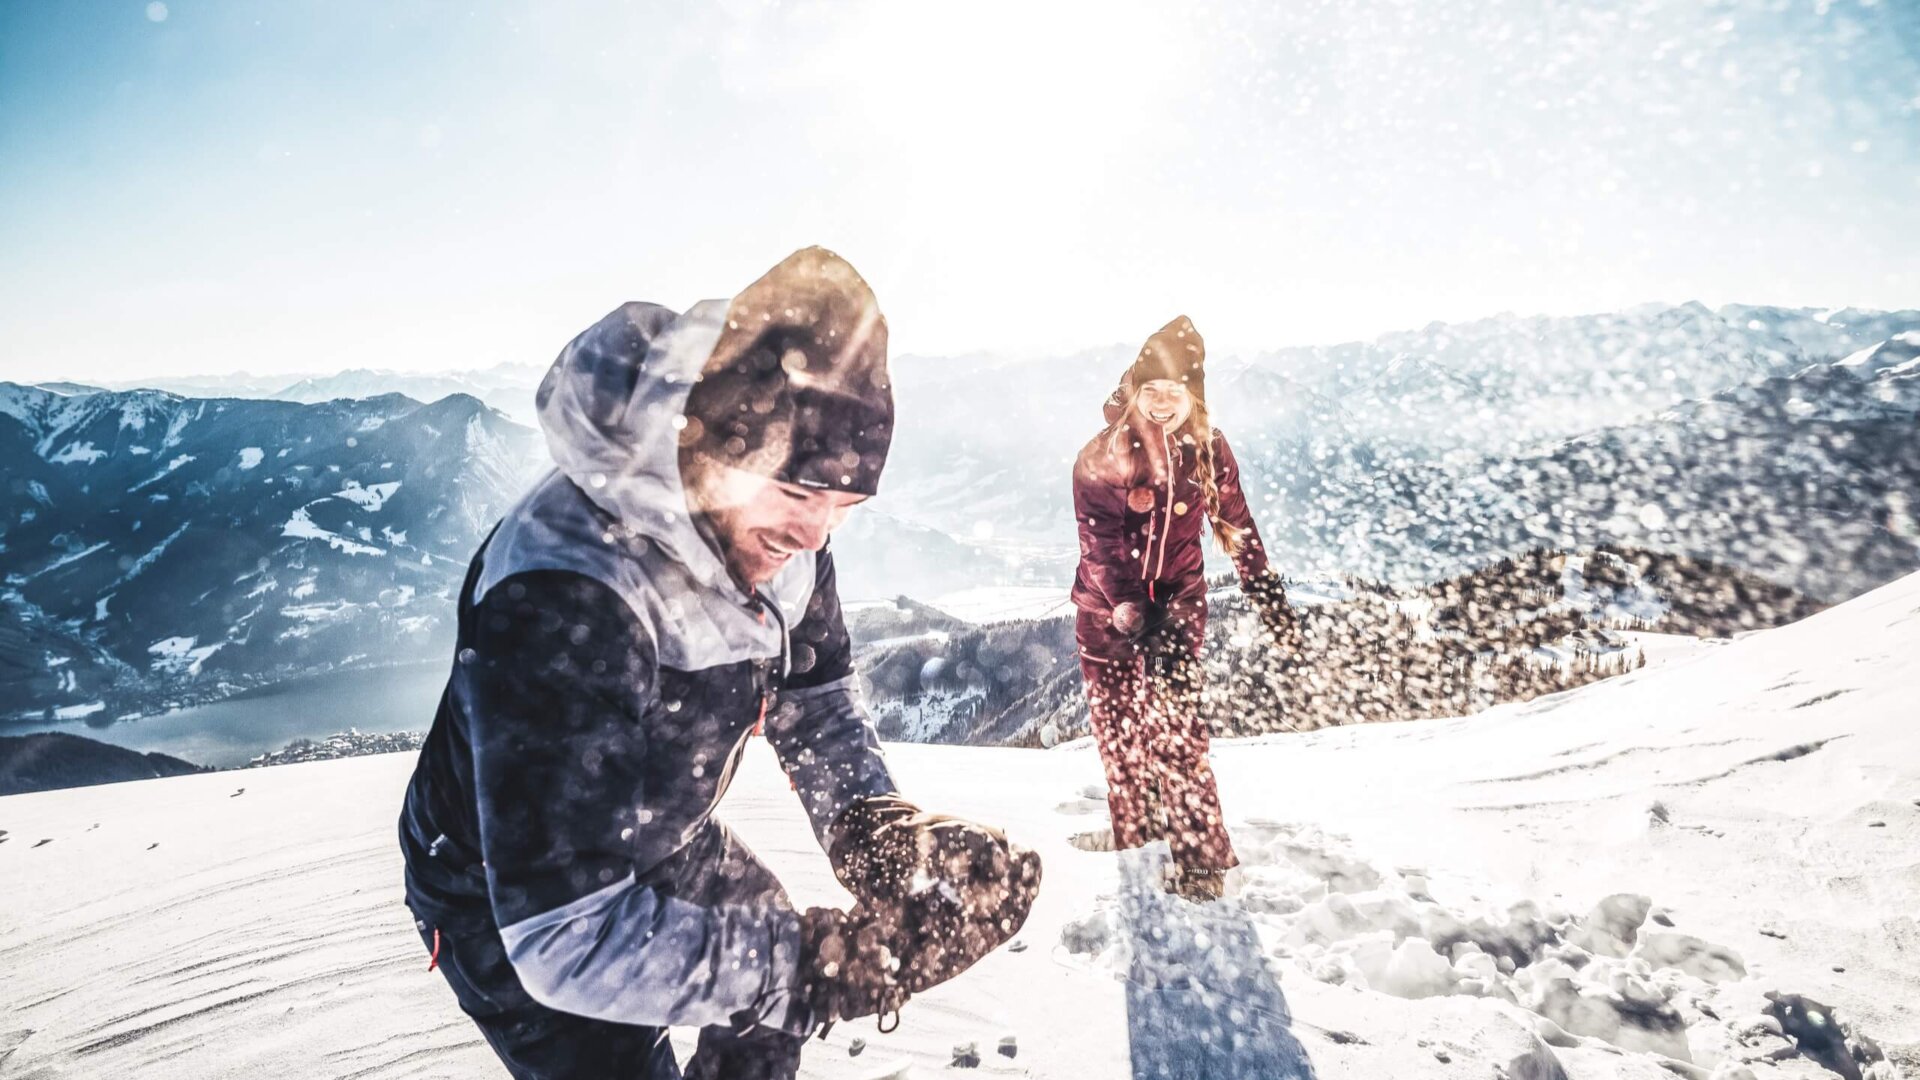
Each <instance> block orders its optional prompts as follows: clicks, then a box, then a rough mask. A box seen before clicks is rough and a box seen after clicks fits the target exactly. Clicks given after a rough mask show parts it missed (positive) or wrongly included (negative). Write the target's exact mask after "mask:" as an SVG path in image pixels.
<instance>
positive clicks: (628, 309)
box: [534, 300, 728, 585]
mask: <svg viewBox="0 0 1920 1080" xmlns="http://www.w3.org/2000/svg"><path fill="white" fill-rule="evenodd" d="M727 305H728V302H727V301H725V300H703V301H701V302H700V303H697V304H695V305H694V306H693V307H692V308H691V309H689V310H688V311H687V313H686V314H684V315H676V314H675V313H674V312H673V311H672V310H670V309H668V308H665V307H661V306H660V305H658V304H644V303H627V304H622V305H621V306H620V307H618V308H616V309H615V310H614V311H612V312H611V313H609V314H608V315H607V316H606V317H605V318H603V319H601V320H600V321H599V322H597V323H595V324H593V325H592V326H590V327H588V328H587V329H586V330H585V331H584V332H582V333H581V334H580V335H579V336H578V337H576V338H574V339H573V340H572V341H571V342H569V343H568V344H567V347H566V348H565V349H563V350H561V353H560V357H559V359H557V360H555V361H554V363H553V367H552V368H551V369H549V370H548V371H547V374H546V377H545V378H544V379H542V380H541V382H540V390H539V393H538V394H537V396H536V397H535V399H534V402H535V405H536V407H537V409H538V412H539V417H540V428H541V430H542V431H543V432H544V433H545V435H546V438H547V451H548V453H549V454H551V455H552V457H553V462H554V464H555V465H556V466H557V467H558V468H559V470H560V472H561V473H563V474H564V475H565V476H566V477H567V479H569V480H571V481H573V483H574V485H575V486H576V487H578V488H579V489H580V490H581V491H582V492H583V493H585V495H586V497H587V498H588V499H589V500H590V501H591V502H592V503H593V504H594V505H595V506H597V507H598V508H599V509H600V510H602V511H603V512H605V513H606V514H607V515H608V516H610V517H612V518H614V519H615V520H617V521H619V522H620V523H621V524H622V525H624V526H625V527H626V528H628V529H630V530H632V531H633V532H635V533H638V534H639V535H641V536H644V537H645V538H646V539H647V540H648V541H650V542H652V543H654V544H657V545H659V546H660V547H661V548H662V549H664V553H665V554H666V555H667V556H669V557H670V558H672V559H673V560H674V561H675V562H677V563H679V564H681V565H682V566H684V567H686V568H687V570H688V571H689V572H690V573H692V574H693V576H694V577H695V578H697V579H698V580H700V581H702V582H704V583H706V584H710V585H718V584H721V583H723V582H725V581H726V580H727V579H728V577H727V569H726V565H725V563H724V562H723V561H722V560H721V558H720V553H719V552H718V551H717V550H716V549H715V547H714V545H713V544H712V542H710V541H709V540H708V539H707V538H706V536H705V535H703V534H702V533H701V531H700V530H699V529H698V528H697V527H696V526H695V525H694V522H693V520H692V518H691V515H690V514H689V512H688V510H687V494H686V487H685V485H684V483H683V482H682V480H681V477H680V453H679V451H680V438H679V437H680V431H681V430H682V429H683V428H684V427H685V425H686V420H685V409H686V402H687V395H688V393H689V392H690V391H691V390H692V388H693V386H694V384H695V383H696V382H697V381H698V380H699V378H700V374H701V371H702V369H703V368H704V367H705V365H706V362H707V359H708V357H709V356H710V355H711V354H712V353H713V347H714V345H715V343H716V342H718V341H719V339H720V334H721V331H722V330H723V329H724V328H725V326H726V314H727Z"/></svg>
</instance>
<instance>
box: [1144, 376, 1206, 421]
mask: <svg viewBox="0 0 1920 1080" xmlns="http://www.w3.org/2000/svg"><path fill="white" fill-rule="evenodd" d="M1135 405H1136V406H1137V407H1138V408H1139V410H1140V415H1141V416H1144V417H1146V418H1147V419H1148V420H1151V421H1152V422H1153V423H1155V424H1158V425H1160V427H1162V428H1164V429H1165V430H1167V431H1177V430H1178V429H1179V427H1180V425H1182V424H1184V423H1186V422H1187V417H1188V416H1190V415H1191V414H1192V413H1193V396H1192V395H1190V394H1188V393H1187V388H1186V386H1185V385H1183V384H1181V383H1177V382H1174V381H1173V380H1172V379H1148V380H1147V381H1146V382H1144V383H1142V384H1141V385H1140V391H1139V396H1138V397H1137V398H1136V399H1135Z"/></svg>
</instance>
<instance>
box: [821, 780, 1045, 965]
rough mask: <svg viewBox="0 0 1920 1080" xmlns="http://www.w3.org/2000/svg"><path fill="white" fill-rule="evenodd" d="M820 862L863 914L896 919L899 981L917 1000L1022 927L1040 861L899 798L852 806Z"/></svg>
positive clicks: (997, 835) (998, 836) (997, 837)
mask: <svg viewBox="0 0 1920 1080" xmlns="http://www.w3.org/2000/svg"><path fill="white" fill-rule="evenodd" d="M827 854H828V858H829V860H830V861H831V862H832V863H833V869H834V874H835V876H837V877H838V878H839V879H840V882H841V884H843V885H845V886H846V887H847V890H848V891H849V892H851V893H853V894H854V896H855V897H856V898H858V899H859V901H860V904H861V905H862V906H863V907H868V908H871V909H872V910H874V911H878V912H897V913H898V918H899V919H900V922H901V925H902V926H903V928H904V933H905V937H904V939H903V941H902V946H901V947H902V949H903V950H904V953H903V955H904V958H905V959H904V966H903V968H902V970H901V975H900V978H901V981H902V983H903V985H904V986H905V987H906V988H907V989H908V990H909V991H911V992H914V993H918V992H920V991H921V990H925V989H927V988H928V987H931V986H935V985H938V984H939V983H942V982H945V981H946V980H948V979H950V978H952V977H953V976H955V975H958V974H959V973H960V972H962V971H964V970H966V969H967V968H968V967H971V966H972V965H973V964H974V963H975V962H976V961H978V960H979V959H980V958H981V957H983V956H985V955H987V954H988V953H990V952H992V951H993V950H994V949H996V948H998V947H999V946H1000V945H1001V944H1003V943H1004V942H1006V941H1007V940H1008V939H1009V938H1011V937H1012V936H1013V935H1014V934H1015V933H1016V932H1017V931H1018V930H1019V929H1020V926H1021V925H1022V924H1023V923H1024V922H1025V921H1026V918H1027V912H1028V910H1029V909H1031V908H1032V906H1033V897H1034V894H1035V892H1037V891H1038V889H1039V887H1040V859H1039V856H1037V855H1035V854H1034V853H1033V852H1031V851H1026V850H1023V849H1020V848H1017V847H1015V846H1014V845H1013V844H1012V843H1011V842H1009V841H1008V840H1007V837H1006V834H1004V833H1002V832H1001V831H1000V830H998V829H994V828H989V827H988V826H985V825H980V824H977V823H975V822H971V821H967V820H965V819H962V818H957V817H953V816H951V815H947V814H932V813H928V812H926V811H924V810H921V809H920V808H919V807H917V806H914V805H913V804H912V803H910V802H908V801H906V800H905V799H902V798H900V797H899V796H898V795H878V796H870V797H868V798H865V799H861V800H859V801H858V802H855V803H854V804H853V805H852V806H851V807H849V808H848V809H847V811H846V812H845V813H843V814H842V815H841V816H840V820H838V821H836V822H835V823H834V826H833V829H832V832H831V843H830V844H829V847H828V852H827Z"/></svg>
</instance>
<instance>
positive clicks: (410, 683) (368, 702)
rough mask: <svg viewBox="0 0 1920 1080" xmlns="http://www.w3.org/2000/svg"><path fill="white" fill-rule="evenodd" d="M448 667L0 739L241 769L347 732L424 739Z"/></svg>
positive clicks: (308, 683) (370, 675) (302, 682)
mask: <svg viewBox="0 0 1920 1080" xmlns="http://www.w3.org/2000/svg"><path fill="white" fill-rule="evenodd" d="M448 666H449V665H448V662H447V661H444V660H435V661H430V662H425V663H419V664H401V665H397V666H394V667H385V668H373V669H369V670H365V671H336V672H330V673H328V674H326V675H316V676H313V677H311V678H306V679H295V680H293V681H291V682H284V683H279V684H277V685H274V686H268V687H262V688H260V689H258V690H250V691H248V692H247V693H245V694H242V695H239V696H237V697H231V698H228V699H226V700H225V701H218V702H215V703H213V704H211V705H196V706H194V707H192V708H188V709H180V710H178V711H177V712H170V713H165V714H163V715H160V716H149V717H147V718H145V719H143V720H123V721H120V722H118V723H110V724H108V725H106V726H104V727H93V726H91V725H89V724H87V723H85V722H84V721H67V722H65V723H32V724H4V725H0V735H26V734H30V733H32V732H35V731H63V732H66V733H67V734H69V735H82V736H85V737H86V738H89V739H98V740H99V741H101V742H105V743H112V744H114V745H115V746H124V747H127V748H128V749H130V750H139V751H141V752H143V753H149V752H158V753H162V754H168V755H171V756H173V757H177V758H181V759H182V760H185V761H190V762H193V763H194V764H195V765H212V766H216V767H220V768H226V767H229V766H233V765H245V764H246V763H247V762H248V761H249V760H251V759H252V758H254V757H255V756H257V755H259V754H264V753H266V752H267V751H269V750H278V749H280V748H281V747H283V746H285V745H287V744H288V743H290V742H293V741H294V740H296V739H321V738H325V737H326V736H328V735H332V734H334V733H335V732H341V731H345V730H347V729H348V728H357V729H359V730H360V731H364V732H368V733H383V732H391V731H425V730H427V729H428V728H429V727H431V726H432V725H433V712H434V709H435V708H436V707H437V706H438V705H439V702H440V691H441V689H442V688H443V687H445V685H446V681H447V669H448Z"/></svg>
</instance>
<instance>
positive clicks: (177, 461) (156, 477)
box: [127, 454, 193, 491]
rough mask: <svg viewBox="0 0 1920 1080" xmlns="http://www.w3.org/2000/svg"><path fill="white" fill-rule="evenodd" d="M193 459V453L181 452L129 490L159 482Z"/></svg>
mask: <svg viewBox="0 0 1920 1080" xmlns="http://www.w3.org/2000/svg"><path fill="white" fill-rule="evenodd" d="M192 460H193V455H192V454H181V455H180V456H179V457H176V458H174V459H173V460H172V461H169V462H167V463H166V465H165V466H164V467H163V468H161V470H160V471H159V472H157V473H154V474H153V475H152V476H149V477H147V478H146V479H145V480H142V481H140V482H139V483H137V484H135V485H133V486H132V487H130V488H128V489H127V490H128V491H139V490H140V489H141V488H144V487H146V486H147V485H149V484H154V483H158V482H159V481H161V480H163V479H165V478H166V477H167V476H168V474H170V473H172V472H173V471H174V470H176V469H178V468H179V467H180V466H182V465H185V464H186V463H188V462H189V461H192Z"/></svg>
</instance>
